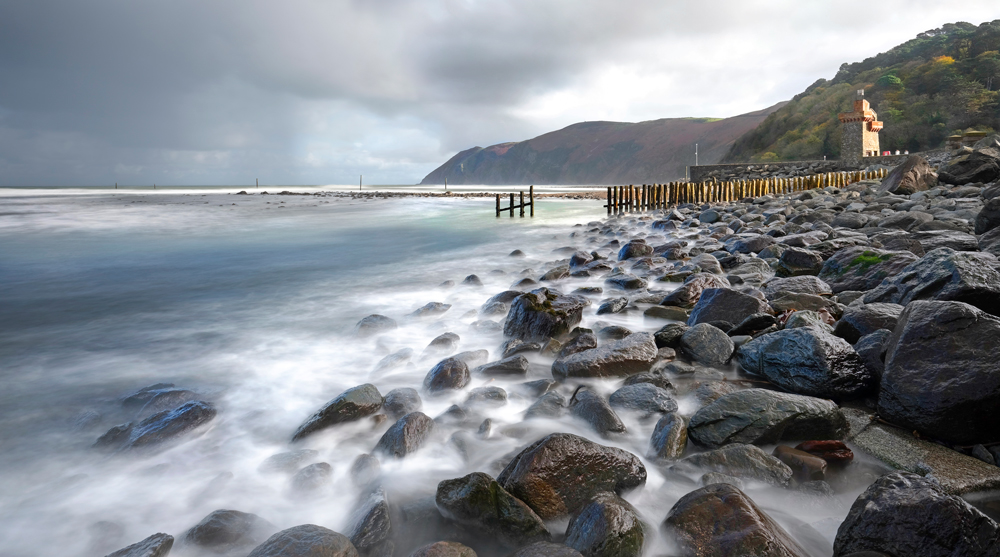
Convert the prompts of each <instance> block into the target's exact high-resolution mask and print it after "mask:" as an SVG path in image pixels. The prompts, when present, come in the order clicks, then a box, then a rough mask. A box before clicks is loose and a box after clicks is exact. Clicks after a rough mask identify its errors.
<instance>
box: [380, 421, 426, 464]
mask: <svg viewBox="0 0 1000 557" xmlns="http://www.w3.org/2000/svg"><path fill="white" fill-rule="evenodd" d="M433 430H434V420H432V419H430V418H429V417H427V415H426V414H424V413H423V412H411V413H409V414H407V415H405V416H403V417H402V418H400V419H399V420H397V421H396V423H394V424H392V426H391V427H390V428H389V429H388V430H387V431H386V432H385V433H384V434H383V435H382V438H381V439H379V441H378V444H377V445H376V446H375V451H374V452H376V453H381V454H384V455H387V456H392V457H396V458H403V457H405V456H406V455H408V454H410V453H413V452H415V451H416V450H417V449H419V448H420V447H421V446H422V445H423V444H424V441H426V440H427V438H428V437H430V434H431V432H432V431H433Z"/></svg>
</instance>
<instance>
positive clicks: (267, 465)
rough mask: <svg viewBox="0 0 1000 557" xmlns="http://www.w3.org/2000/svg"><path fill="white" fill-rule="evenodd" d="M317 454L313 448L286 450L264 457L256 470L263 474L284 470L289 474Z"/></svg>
mask: <svg viewBox="0 0 1000 557" xmlns="http://www.w3.org/2000/svg"><path fill="white" fill-rule="evenodd" d="M317 456H319V451H315V450H313V449H301V450H298V451H288V452H284V453H278V454H275V455H271V456H269V457H267V458H266V459H264V462H261V463H260V466H258V467H257V471H258V472H261V473H263V474H269V473H273V472H284V473H286V474H291V473H293V472H295V471H296V470H298V469H299V468H301V467H302V465H303V464H304V463H306V462H309V461H310V460H313V459H314V458H316V457H317Z"/></svg>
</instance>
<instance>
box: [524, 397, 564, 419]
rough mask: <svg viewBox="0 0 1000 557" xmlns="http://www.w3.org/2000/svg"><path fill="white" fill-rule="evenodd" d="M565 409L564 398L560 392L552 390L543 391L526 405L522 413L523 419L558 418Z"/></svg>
mask: <svg viewBox="0 0 1000 557" xmlns="http://www.w3.org/2000/svg"><path fill="white" fill-rule="evenodd" d="M565 409H566V398H565V397H563V396H562V395H561V394H559V393H557V392H555V391H552V392H548V393H545V394H544V395H542V396H541V397H539V398H538V400H536V401H535V402H534V404H532V405H531V406H529V407H528V409H527V410H526V411H525V413H524V419H526V420H530V419H531V418H558V417H559V416H561V415H562V413H563V410H565Z"/></svg>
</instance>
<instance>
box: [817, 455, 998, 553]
mask: <svg viewBox="0 0 1000 557" xmlns="http://www.w3.org/2000/svg"><path fill="white" fill-rule="evenodd" d="M833 550H834V555H838V556H846V555H848V554H851V553H855V552H862V551H878V552H883V553H886V554H889V555H902V556H905V557H932V556H933V557H937V556H939V555H955V556H958V555H983V556H996V555H1000V526H998V525H997V523H996V522H994V521H993V520H992V519H990V518H989V517H987V516H986V515H984V514H983V513H981V512H980V511H979V510H977V509H976V508H974V507H973V506H971V505H969V504H968V503H967V502H965V501H964V500H963V499H962V498H960V497H956V496H954V495H948V494H947V493H945V492H944V490H942V489H941V487H940V486H939V485H938V484H937V483H936V482H935V481H934V480H932V479H930V478H923V477H920V476H918V475H916V474H912V473H909V472H893V473H891V474H887V475H885V476H882V477H881V478H879V479H877V480H875V483H873V484H871V485H870V486H868V489H866V490H865V492H864V493H862V494H861V495H860V496H859V497H858V498H857V500H855V501H854V504H853V505H852V506H851V510H850V511H849V512H848V513H847V518H845V519H844V522H843V523H841V525H840V528H839V529H838V530H837V538H836V540H835V541H834V544H833Z"/></svg>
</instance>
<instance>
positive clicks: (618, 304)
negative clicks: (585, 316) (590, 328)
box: [597, 298, 628, 315]
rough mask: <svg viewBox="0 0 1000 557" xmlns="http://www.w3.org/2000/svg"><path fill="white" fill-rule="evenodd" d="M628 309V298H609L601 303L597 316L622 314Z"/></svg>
mask: <svg viewBox="0 0 1000 557" xmlns="http://www.w3.org/2000/svg"><path fill="white" fill-rule="evenodd" d="M626 307H628V298H609V299H607V300H604V301H603V302H601V305H600V306H599V307H598V308H597V315H606V314H608V313H620V312H621V311H623V310H624V309H625V308H626Z"/></svg>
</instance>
